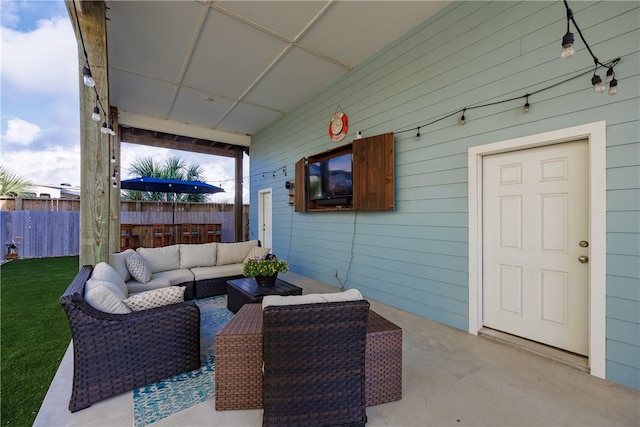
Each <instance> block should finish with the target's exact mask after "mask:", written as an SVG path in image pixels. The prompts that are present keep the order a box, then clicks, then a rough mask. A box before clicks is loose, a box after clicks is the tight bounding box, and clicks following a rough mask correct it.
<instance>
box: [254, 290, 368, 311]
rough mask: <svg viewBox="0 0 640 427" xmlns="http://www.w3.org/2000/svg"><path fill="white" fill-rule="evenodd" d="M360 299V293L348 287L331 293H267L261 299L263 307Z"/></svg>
mask: <svg viewBox="0 0 640 427" xmlns="http://www.w3.org/2000/svg"><path fill="white" fill-rule="evenodd" d="M361 299H362V294H361V293H360V291H359V290H357V289H349V290H347V291H344V292H335V293H331V294H308V295H290V296H281V295H267V296H265V297H264V298H263V299H262V308H263V309H264V308H267V307H270V306H274V305H296V304H316V303H321V302H339V301H359V300H361Z"/></svg>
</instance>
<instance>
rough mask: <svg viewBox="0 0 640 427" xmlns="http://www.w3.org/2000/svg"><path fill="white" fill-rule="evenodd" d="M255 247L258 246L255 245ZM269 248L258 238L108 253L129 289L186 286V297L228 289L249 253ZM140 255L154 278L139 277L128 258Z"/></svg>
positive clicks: (239, 275) (133, 292)
mask: <svg viewBox="0 0 640 427" xmlns="http://www.w3.org/2000/svg"><path fill="white" fill-rule="evenodd" d="M254 248H255V249H254ZM267 252H268V249H265V248H261V247H260V243H259V241H258V240H250V241H247V242H238V243H202V244H179V245H171V246H165V247H161V248H142V247H141V248H138V249H137V250H135V251H134V250H133V249H127V250H126V251H124V252H120V253H113V254H111V255H110V256H109V264H110V265H111V266H112V267H113V268H114V269H115V270H116V271H118V273H120V275H121V276H122V277H123V279H124V280H125V283H126V285H127V288H128V290H129V293H132V294H136V293H140V292H144V291H149V290H153V289H159V288H165V287H167V286H185V287H186V289H185V296H184V298H185V300H189V299H193V298H196V299H199V298H207V297H211V296H216V295H224V294H226V293H227V285H226V283H227V280H230V279H237V278H240V277H243V275H242V268H243V266H244V264H243V263H244V262H246V260H247V259H248V258H249V257H254V256H261V255H263V254H264V253H267ZM134 253H137V254H138V255H140V256H141V257H142V258H143V259H144V261H145V262H146V264H147V265H148V266H149V268H150V270H151V273H152V275H151V280H149V281H148V282H146V283H143V282H141V281H138V280H136V279H135V278H133V277H132V276H131V274H130V271H129V269H128V268H127V264H126V259H127V258H128V257H130V256H131V255H132V254H134Z"/></svg>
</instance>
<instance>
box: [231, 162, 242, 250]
mask: <svg viewBox="0 0 640 427" xmlns="http://www.w3.org/2000/svg"><path fill="white" fill-rule="evenodd" d="M242 153H243V151H242V150H240V149H238V150H236V156H235V158H236V194H235V200H234V203H233V224H234V226H233V228H234V230H233V231H234V241H236V242H241V241H242V234H243V233H242V230H243V228H244V224H243V223H242Z"/></svg>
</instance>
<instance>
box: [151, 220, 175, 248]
mask: <svg viewBox="0 0 640 427" xmlns="http://www.w3.org/2000/svg"><path fill="white" fill-rule="evenodd" d="M171 237H172V236H171V229H170V228H169V227H167V226H166V225H165V224H153V247H154V248H161V247H164V246H168V245H170V244H171Z"/></svg>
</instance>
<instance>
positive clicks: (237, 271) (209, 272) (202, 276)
mask: <svg viewBox="0 0 640 427" xmlns="http://www.w3.org/2000/svg"><path fill="white" fill-rule="evenodd" d="M242 267H243V264H227V265H219V266H216V267H194V268H192V269H191V272H192V273H193V276H194V277H195V279H196V280H206V279H219V278H221V277H230V276H241V275H242Z"/></svg>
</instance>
